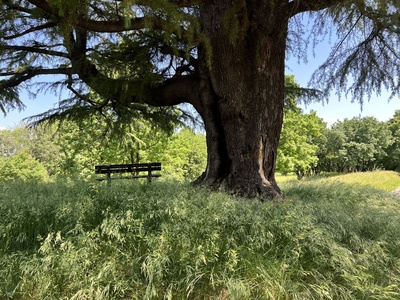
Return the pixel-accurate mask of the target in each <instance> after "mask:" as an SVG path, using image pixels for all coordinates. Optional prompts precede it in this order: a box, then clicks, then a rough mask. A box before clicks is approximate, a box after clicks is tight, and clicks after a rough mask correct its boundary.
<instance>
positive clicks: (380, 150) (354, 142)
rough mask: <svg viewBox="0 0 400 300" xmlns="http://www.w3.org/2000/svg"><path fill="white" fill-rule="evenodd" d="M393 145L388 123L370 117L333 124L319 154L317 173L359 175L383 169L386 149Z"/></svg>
mask: <svg viewBox="0 0 400 300" xmlns="http://www.w3.org/2000/svg"><path fill="white" fill-rule="evenodd" d="M393 142H394V137H393V135H392V133H391V131H390V130H389V126H388V123H386V122H379V121H378V120H377V119H375V118H373V117H365V118H353V119H350V120H349V119H345V120H344V121H339V122H336V123H335V124H333V126H332V128H330V129H329V130H328V132H327V140H326V144H325V147H324V149H323V150H322V151H320V152H319V157H320V161H319V169H320V170H323V171H329V172H357V171H358V172H360V171H370V170H374V169H378V168H383V167H384V164H383V161H384V160H385V159H386V158H387V155H388V154H387V149H388V148H389V147H390V146H391V145H392V144H393ZM391 159H393V158H391Z"/></svg>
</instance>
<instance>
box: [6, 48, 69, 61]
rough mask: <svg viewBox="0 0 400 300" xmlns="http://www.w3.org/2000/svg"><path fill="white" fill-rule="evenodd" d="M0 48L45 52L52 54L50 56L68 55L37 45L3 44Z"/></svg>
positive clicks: (66, 56)
mask: <svg viewBox="0 0 400 300" xmlns="http://www.w3.org/2000/svg"><path fill="white" fill-rule="evenodd" d="M1 48H2V49H5V50H14V51H27V52H30V53H41V54H47V55H52V56H59V57H65V58H68V57H69V55H68V54H67V53H64V52H60V51H53V50H48V49H42V48H37V47H29V46H9V45H4V46H1Z"/></svg>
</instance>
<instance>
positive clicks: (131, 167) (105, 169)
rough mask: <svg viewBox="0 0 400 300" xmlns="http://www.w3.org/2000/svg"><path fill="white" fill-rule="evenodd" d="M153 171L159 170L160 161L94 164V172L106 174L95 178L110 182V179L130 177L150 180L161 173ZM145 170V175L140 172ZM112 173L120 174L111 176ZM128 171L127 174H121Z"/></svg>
mask: <svg viewBox="0 0 400 300" xmlns="http://www.w3.org/2000/svg"><path fill="white" fill-rule="evenodd" d="M155 171H161V163H159V162H156V163H145V164H121V165H99V166H95V174H106V177H101V178H96V180H100V181H102V180H107V182H108V184H111V180H112V179H131V178H147V181H148V182H151V180H152V178H153V177H160V176H161V174H158V173H156V174H154V173H153V172H155ZM143 172H147V174H146V175H144V174H142V175H141V174H140V173H143ZM113 173H118V174H121V176H119V177H114V176H111V174H113ZM126 173H130V174H131V175H129V176H122V174H126Z"/></svg>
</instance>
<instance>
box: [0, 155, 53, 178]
mask: <svg viewBox="0 0 400 300" xmlns="http://www.w3.org/2000/svg"><path fill="white" fill-rule="evenodd" d="M0 169H1V173H0V182H1V181H3V182H5V181H12V180H22V181H25V182H26V181H46V180H47V179H48V178H49V176H48V174H47V170H46V168H45V167H44V166H43V165H42V164H41V163H40V162H39V161H37V160H36V159H34V158H33V157H32V156H30V155H29V154H26V153H24V152H21V153H18V154H15V155H12V156H10V157H2V158H0Z"/></svg>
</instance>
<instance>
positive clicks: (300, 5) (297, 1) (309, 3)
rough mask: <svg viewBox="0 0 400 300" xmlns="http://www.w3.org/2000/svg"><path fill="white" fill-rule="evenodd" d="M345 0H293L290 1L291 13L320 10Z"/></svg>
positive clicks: (292, 14)
mask: <svg viewBox="0 0 400 300" xmlns="http://www.w3.org/2000/svg"><path fill="white" fill-rule="evenodd" d="M344 2H345V0H317V1H316V0H293V1H290V2H289V10H290V15H291V16H294V15H296V14H299V13H302V12H306V11H319V10H323V9H326V8H328V7H331V6H334V5H338V4H341V3H344Z"/></svg>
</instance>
